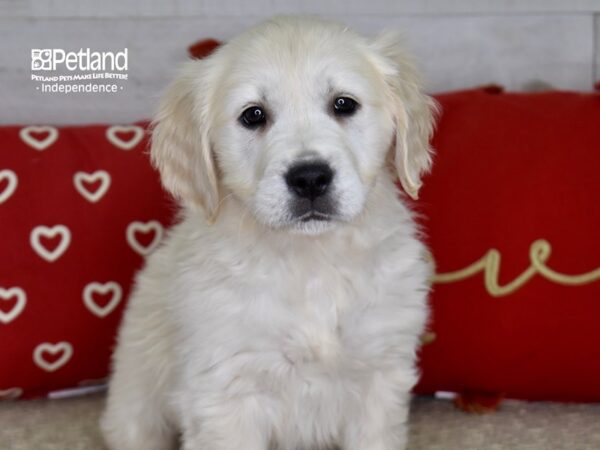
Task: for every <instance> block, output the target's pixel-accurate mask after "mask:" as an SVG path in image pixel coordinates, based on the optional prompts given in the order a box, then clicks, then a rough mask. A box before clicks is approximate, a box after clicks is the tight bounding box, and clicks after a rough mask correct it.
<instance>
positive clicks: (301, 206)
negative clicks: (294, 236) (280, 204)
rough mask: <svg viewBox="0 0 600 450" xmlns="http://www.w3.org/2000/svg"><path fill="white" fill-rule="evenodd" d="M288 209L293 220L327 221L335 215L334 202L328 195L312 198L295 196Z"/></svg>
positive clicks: (303, 221)
mask: <svg viewBox="0 0 600 450" xmlns="http://www.w3.org/2000/svg"><path fill="white" fill-rule="evenodd" d="M290 210H291V211H290V212H291V216H292V220H293V221H294V222H302V223H306V222H311V221H319V222H329V221H332V220H334V219H335V216H336V207H335V204H334V202H333V201H332V199H331V198H329V197H328V196H325V197H319V198H317V199H314V200H309V199H298V198H296V199H294V200H292V202H291V205H290Z"/></svg>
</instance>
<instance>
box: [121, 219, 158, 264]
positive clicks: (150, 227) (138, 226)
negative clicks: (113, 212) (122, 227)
mask: <svg viewBox="0 0 600 450" xmlns="http://www.w3.org/2000/svg"><path fill="white" fill-rule="evenodd" d="M149 231H154V239H152V242H150V244H148V245H147V246H143V245H142V244H140V242H139V241H138V240H137V238H136V237H135V233H137V232H142V233H147V232H149ZM126 234H127V242H128V243H129V246H130V247H131V248H132V249H134V250H135V251H136V252H137V253H139V254H140V255H142V256H146V255H149V254H150V253H152V250H154V249H155V248H156V246H157V245H158V244H159V243H160V240H161V239H162V234H163V227H162V225H161V224H160V222H158V221H156V220H151V221H150V222H146V223H144V222H131V223H130V224H129V225H128V226H127V233H126Z"/></svg>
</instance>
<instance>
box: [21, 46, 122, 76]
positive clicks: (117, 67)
mask: <svg viewBox="0 0 600 450" xmlns="http://www.w3.org/2000/svg"><path fill="white" fill-rule="evenodd" d="M61 65H64V67H65V68H66V69H67V70H71V71H73V70H85V71H90V70H93V71H97V70H109V71H112V72H115V71H126V70H127V49H126V48H125V49H123V51H121V52H116V53H115V52H93V51H91V50H90V49H89V48H86V49H85V50H84V49H82V48H81V49H79V51H78V52H65V51H64V50H62V49H59V48H54V49H49V48H46V49H39V48H34V49H31V70H57V68H60V67H61Z"/></svg>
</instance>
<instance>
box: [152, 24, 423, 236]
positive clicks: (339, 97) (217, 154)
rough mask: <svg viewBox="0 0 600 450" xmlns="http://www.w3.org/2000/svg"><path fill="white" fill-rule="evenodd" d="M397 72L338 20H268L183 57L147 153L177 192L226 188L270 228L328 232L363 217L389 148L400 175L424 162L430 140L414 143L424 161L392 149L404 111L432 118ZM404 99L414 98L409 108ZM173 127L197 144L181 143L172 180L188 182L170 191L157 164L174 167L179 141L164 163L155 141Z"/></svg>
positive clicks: (203, 197) (402, 137) (402, 132)
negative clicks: (182, 155)
mask: <svg viewBox="0 0 600 450" xmlns="http://www.w3.org/2000/svg"><path fill="white" fill-rule="evenodd" d="M379 50H381V49H379ZM398 71H399V69H398V67H396V65H395V64H394V62H393V61H392V60H391V59H389V58H386V57H385V56H383V55H382V54H381V53H379V52H378V49H377V46H376V45H374V44H370V43H369V42H367V41H366V40H365V39H363V38H361V37H360V36H358V35H356V34H354V33H352V32H349V31H347V30H345V29H343V28H341V27H339V26H336V25H332V24H329V23H323V22H314V21H311V20H306V19H278V20H275V21H272V22H268V23H267V24H264V25H262V26H259V27H257V28H255V29H253V30H251V31H249V32H247V33H246V34H244V35H242V36H240V37H238V38H237V39H235V40H233V41H232V42H231V43H229V44H227V45H226V46H225V47H223V48H221V49H220V50H219V51H218V52H217V53H216V54H214V55H213V56H211V57H210V58H209V59H208V60H206V61H202V62H194V63H191V65H190V66H188V68H187V69H186V72H185V74H184V75H183V77H181V78H180V81H179V83H178V82H176V84H175V88H174V89H172V91H171V94H169V95H168V96H167V102H166V104H165V105H163V109H162V112H161V115H162V117H161V116H159V118H158V125H157V126H156V128H155V133H154V146H153V156H154V159H155V161H156V162H157V163H158V165H159V167H160V168H161V171H162V173H163V180H164V181H165V184H166V185H167V187H171V190H172V191H175V193H178V194H179V195H180V196H181V197H184V198H185V196H186V195H188V194H184V193H181V192H178V191H180V190H181V189H183V190H186V189H187V190H188V191H189V195H192V196H193V195H194V191H197V192H198V193H199V194H200V198H199V203H201V204H202V205H203V206H204V207H205V208H206V209H210V208H211V206H210V205H209V203H211V202H212V203H214V202H217V204H218V202H219V201H221V198H222V197H224V196H226V195H233V196H235V197H236V198H238V199H239V200H241V201H242V202H243V203H244V205H245V206H246V207H247V208H248V209H249V210H250V211H251V213H252V214H253V215H254V217H255V218H256V219H257V220H258V221H259V222H261V223H263V224H265V225H267V226H270V227H274V228H286V229H290V230H295V231H300V232H304V233H310V234H316V233H319V232H322V231H325V230H327V229H328V228H330V227H332V226H335V225H337V224H340V223H343V222H347V221H351V220H352V219H353V218H354V217H356V216H357V215H358V214H360V212H361V211H362V210H363V208H364V206H365V199H366V197H367V193H368V191H369V189H370V188H371V186H372V185H373V183H374V182H375V179H376V177H377V176H378V175H379V174H381V173H382V171H383V168H384V165H385V162H386V159H387V158H388V157H390V153H391V159H392V160H394V161H395V160H396V159H397V156H398V157H399V161H397V163H398V164H400V165H402V167H398V168H399V169H401V170H402V171H403V172H406V176H405V177H404V178H405V181H406V182H407V183H413V184H417V183H418V175H419V173H420V172H421V171H422V170H424V169H425V168H426V167H425V166H426V165H427V164H428V163H429V158H428V155H427V151H428V147H427V143H424V144H423V143H421V145H424V148H423V149H422V150H421V151H422V152H424V153H425V155H424V160H425V162H424V164H422V166H423V167H421V166H419V165H418V163H415V164H413V165H416V166H417V167H408V166H409V165H411V162H410V159H411V158H410V157H409V154H408V151H409V149H408V148H405V149H403V148H401V147H402V146H405V147H408V145H409V144H408V142H407V138H408V137H409V131H408V126H409V123H408V122H409V116H410V114H411V112H412V114H413V115H418V114H426V115H429V116H430V111H429V110H430V103H428V99H427V98H426V97H424V96H422V95H421V94H419V93H418V91H415V92H413V91H411V90H410V89H408V90H407V93H406V95H405V96H406V97H407V98H401V97H402V96H403V94H402V92H400V90H401V88H400V87H398V88H397V89H395V87H396V86H394V84H393V81H392V80H390V77H400V74H399V73H398ZM403 75H405V76H407V77H409V76H410V77H412V72H410V73H409V71H408V70H407V73H406V74H403ZM407 81H408V82H410V83H414V80H413V79H412V78H411V79H410V80H407ZM184 88H185V89H186V92H185V93H183V94H182V92H181V91H182V89H184ZM174 90H175V93H173V91H174ZM413 90H414V89H413ZM411 95H412V96H413V97H415V98H409V97H410V96H411ZM410 102H413V103H414V102H416V103H417V104H416V105H415V106H413V107H412V109H413V111H411V112H409V111H408V108H409V107H411V105H409V103H410ZM419 102H421V103H423V105H420V104H418V103H419ZM182 108H187V109H188V111H187V114H188V116H189V117H188V118H187V120H188V121H190V120H191V125H189V124H188V125H186V126H184V125H183V124H177V123H174V122H173V116H179V117H180V120H182V121H185V120H186V119H185V118H184V117H182V113H181V111H180V110H181V109H182ZM422 111H425V113H423V112H422ZM424 120H426V121H429V122H430V117H427V118H425V119H424ZM165 127H168V128H169V129H168V130H165ZM425 127H426V128H427V129H426V130H421V132H422V133H425V134H427V136H426V137H428V133H429V132H430V128H431V125H430V123H427V124H425ZM173 128H179V133H187V134H192V136H189V135H188V136H178V137H177V139H176V140H177V141H179V142H182V143H183V144H185V143H188V144H189V145H191V146H193V145H194V143H193V142H191V141H192V140H194V139H197V141H198V142H197V146H198V148H197V149H193V148H192V149H188V150H187V153H188V154H190V156H189V157H190V159H191V161H190V162H186V161H183V160H182V161H180V162H178V164H181V166H182V167H180V168H179V169H178V170H179V171H180V174H179V176H180V177H182V176H183V177H186V178H188V179H187V180H185V181H183V182H182V181H181V180H177V183H180V184H181V183H183V184H186V185H187V186H185V185H184V186H177V187H176V188H175V189H174V188H173V186H172V184H173V180H170V181H171V185H170V183H169V179H165V178H167V177H170V178H172V175H173V174H172V173H171V174H167V175H166V174H165V172H169V171H171V172H172V170H173V158H174V157H175V155H174V154H173V152H175V151H180V149H175V148H172V149H170V150H169V152H170V153H171V162H170V166H171V167H169V168H166V167H165V164H164V158H163V154H164V153H165V151H163V150H161V149H160V148H159V147H160V146H162V145H164V144H165V142H164V139H165V138H164V135H165V134H169V135H173V134H174V133H176V132H175V131H174V130H173ZM190 128H191V129H192V130H194V129H195V131H191V130H190ZM202 128H203V130H202V131H198V130H199V129H202ZM418 132H419V130H416V131H415V134H418ZM157 135H158V136H157ZM426 137H425V138H426ZM169 139H171V140H172V138H169ZM398 141H400V142H398ZM171 145H172V144H171ZM203 146H204V147H203ZM397 148H398V149H397ZM155 149H156V150H155ZM185 151H186V150H184V152H185ZM415 151H418V149H417V150H415ZM397 152H404V155H396V153H397ZM412 159H414V157H413V158H412ZM416 159H419V158H416ZM421 159H423V158H421ZM194 161H196V164H194ZM404 166H406V167H404ZM411 170H412V171H413V172H414V173H413V174H410V173H409V172H410V171H411ZM194 171H196V172H194ZM211 172H212V173H211ZM415 173H416V175H415ZM401 175H402V174H401ZM411 176H412V177H413V178H414V179H411ZM200 177H204V178H205V180H204V181H200V180H198V178H200ZM211 177H212V178H213V179H212V180H211ZM402 179H403V177H402V176H401V180H402ZM415 180H416V181H415ZM403 184H404V181H403ZM413 188H414V186H413ZM207 190H209V191H210V190H213V191H216V192H206V191H207ZM207 196H209V197H212V198H211V199H210V200H209V201H207ZM212 207H213V208H215V209H216V207H215V206H214V205H213V206H212Z"/></svg>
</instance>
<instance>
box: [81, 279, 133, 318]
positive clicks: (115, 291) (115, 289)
mask: <svg viewBox="0 0 600 450" xmlns="http://www.w3.org/2000/svg"><path fill="white" fill-rule="evenodd" d="M109 291H111V292H112V298H111V299H110V301H109V302H108V303H107V304H106V305H104V306H100V305H98V303H96V300H94V294H95V293H99V294H101V295H103V294H106V293H107V292H109ZM122 296H123V290H122V289H121V286H119V284H118V283H115V282H114V281H109V282H108V283H104V284H102V283H96V282H93V283H89V284H87V285H86V287H85V288H84V289H83V303H85V306H86V307H87V309H89V310H90V311H91V312H92V313H93V314H95V315H97V316H98V317H100V318H102V317H106V316H107V315H109V314H110V313H111V312H113V310H114V309H115V308H116V307H117V305H118V304H119V303H120V302H121V297H122Z"/></svg>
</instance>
